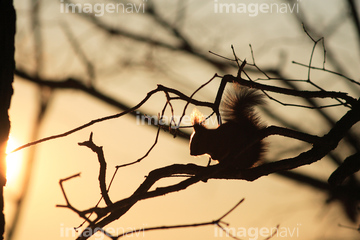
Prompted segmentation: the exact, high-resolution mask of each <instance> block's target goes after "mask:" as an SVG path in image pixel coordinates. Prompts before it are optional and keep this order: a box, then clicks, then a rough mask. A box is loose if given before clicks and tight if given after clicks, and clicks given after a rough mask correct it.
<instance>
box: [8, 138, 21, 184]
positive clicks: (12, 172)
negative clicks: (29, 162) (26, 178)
mask: <svg viewBox="0 0 360 240" xmlns="http://www.w3.org/2000/svg"><path fill="white" fill-rule="evenodd" d="M17 146H19V144H18V143H17V142H16V140H15V139H14V138H13V137H11V135H10V137H9V140H8V143H7V146H6V152H10V151H11V150H13V149H15V148H16V147H17ZM22 160H23V159H22V154H21V152H15V153H11V154H9V155H8V156H7V157H6V178H7V183H6V185H7V186H11V185H14V184H15V183H16V180H17V178H18V177H19V173H20V170H21V164H22Z"/></svg>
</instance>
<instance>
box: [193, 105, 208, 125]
mask: <svg viewBox="0 0 360 240" xmlns="http://www.w3.org/2000/svg"><path fill="white" fill-rule="evenodd" d="M204 120H205V118H204V115H203V114H202V113H201V112H200V111H199V110H197V109H196V108H194V110H193V111H192V113H191V124H192V125H194V126H195V125H202V124H204Z"/></svg>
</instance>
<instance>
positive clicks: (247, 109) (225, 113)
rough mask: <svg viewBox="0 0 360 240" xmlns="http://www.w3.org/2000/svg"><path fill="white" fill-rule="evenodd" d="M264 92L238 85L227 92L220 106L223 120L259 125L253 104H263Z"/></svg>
mask: <svg viewBox="0 0 360 240" xmlns="http://www.w3.org/2000/svg"><path fill="white" fill-rule="evenodd" d="M264 102H265V101H264V94H262V93H261V92H260V91H259V90H256V89H250V88H247V87H241V88H240V87H238V88H235V89H234V91H230V92H227V93H226V95H225V97H224V100H223V101H222V105H221V106H220V109H221V112H222V118H223V120H225V122H237V123H242V122H244V121H246V122H249V121H250V122H252V123H253V124H255V125H257V126H258V125H259V119H258V117H257V116H256V114H255V112H254V106H257V105H261V104H263V103H264Z"/></svg>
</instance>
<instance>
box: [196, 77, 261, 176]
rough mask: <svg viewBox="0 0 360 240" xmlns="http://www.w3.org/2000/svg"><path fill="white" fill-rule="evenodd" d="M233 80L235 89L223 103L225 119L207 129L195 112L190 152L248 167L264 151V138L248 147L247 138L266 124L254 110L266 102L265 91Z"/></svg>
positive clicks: (237, 166) (239, 166)
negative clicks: (250, 87) (241, 84)
mask: <svg viewBox="0 0 360 240" xmlns="http://www.w3.org/2000/svg"><path fill="white" fill-rule="evenodd" d="M233 84H235V87H234V91H231V92H227V93H226V94H225V96H224V97H223V98H224V99H223V101H222V103H221V105H220V112H221V116H222V119H223V120H224V121H225V123H223V124H221V125H219V126H218V128H216V129H208V128H206V127H205V126H204V123H203V117H202V116H199V114H198V113H195V114H192V123H193V127H194V131H193V134H192V135H191V139H190V155H192V156H198V155H203V154H208V155H210V157H211V158H212V159H213V160H218V161H219V164H228V165H229V166H231V167H234V168H236V169H246V168H250V167H252V166H253V165H254V164H255V163H257V162H259V161H260V160H261V159H262V157H263V154H264V152H265V143H264V141H263V140H260V141H258V142H256V143H255V144H253V145H252V146H250V147H248V148H247V149H245V145H246V143H247V141H248V140H249V139H251V138H252V137H253V136H256V135H257V134H258V133H259V131H260V130H261V129H263V128H264V125H263V124H262V123H261V122H260V119H259V117H258V116H257V114H256V113H255V111H254V107H255V106H257V105H261V104H263V103H264V95H263V94H262V93H260V91H259V90H255V89H249V88H247V87H241V88H240V86H239V85H238V84H236V83H233Z"/></svg>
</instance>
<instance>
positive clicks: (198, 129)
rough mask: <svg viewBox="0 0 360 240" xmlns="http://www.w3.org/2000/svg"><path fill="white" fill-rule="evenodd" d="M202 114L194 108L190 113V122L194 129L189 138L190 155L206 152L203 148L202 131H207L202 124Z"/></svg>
mask: <svg viewBox="0 0 360 240" xmlns="http://www.w3.org/2000/svg"><path fill="white" fill-rule="evenodd" d="M204 120H205V118H204V115H203V114H202V113H201V112H200V111H199V110H197V109H196V108H194V110H193V112H192V113H191V123H192V125H193V127H194V131H193V133H192V135H191V138H190V155H192V156H198V155H202V154H205V153H206V149H204V146H205V144H204V133H205V132H206V131H207V129H206V127H205V126H204Z"/></svg>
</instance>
